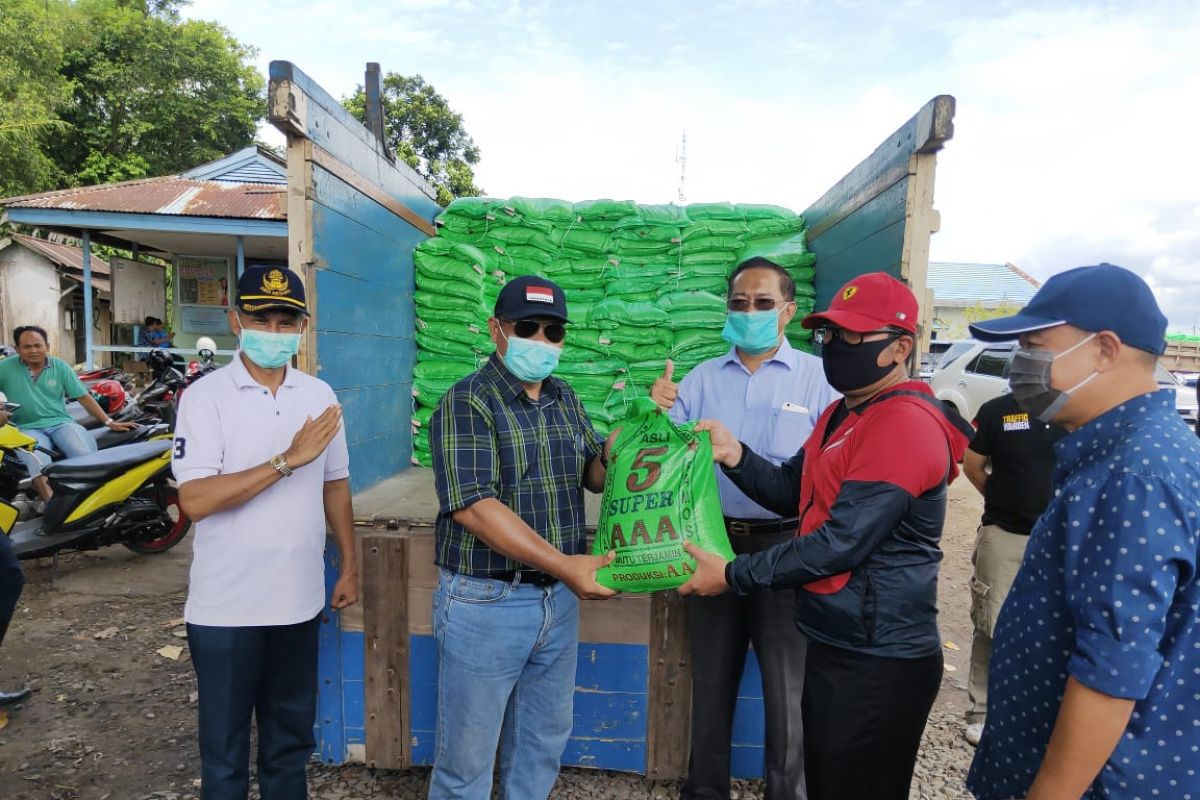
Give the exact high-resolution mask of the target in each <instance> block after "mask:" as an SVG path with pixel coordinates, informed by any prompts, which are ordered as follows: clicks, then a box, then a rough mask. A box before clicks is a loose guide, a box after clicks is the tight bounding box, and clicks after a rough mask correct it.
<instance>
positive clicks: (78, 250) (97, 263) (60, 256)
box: [12, 233, 112, 275]
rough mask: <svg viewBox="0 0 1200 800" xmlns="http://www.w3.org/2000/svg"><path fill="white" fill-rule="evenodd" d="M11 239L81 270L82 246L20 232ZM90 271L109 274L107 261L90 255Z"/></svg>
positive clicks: (64, 264) (67, 267)
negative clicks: (37, 237)
mask: <svg viewBox="0 0 1200 800" xmlns="http://www.w3.org/2000/svg"><path fill="white" fill-rule="evenodd" d="M12 238H13V241H16V242H19V243H21V244H22V245H24V246H25V247H28V248H29V249H30V250H33V251H34V252H36V253H40V254H41V255H43V256H45V257H46V258H48V259H50V260H51V261H53V262H54V263H55V264H57V265H59V266H60V267H64V268H66V269H74V270H79V272H81V273H82V272H83V248H82V247H74V246H72V245H69V244H58V243H57V242H48V241H46V240H45V239H35V238H34V237H32V236H25V235H23V234H20V233H14V234H13V235H12ZM92 271H93V272H95V273H96V274H98V275H108V274H111V272H112V270H111V269H109V266H108V262H107V261H105V260H104V259H103V258H100V257H98V256H96V255H95V254H93V255H92Z"/></svg>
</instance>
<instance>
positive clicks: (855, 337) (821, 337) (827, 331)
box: [813, 326, 909, 345]
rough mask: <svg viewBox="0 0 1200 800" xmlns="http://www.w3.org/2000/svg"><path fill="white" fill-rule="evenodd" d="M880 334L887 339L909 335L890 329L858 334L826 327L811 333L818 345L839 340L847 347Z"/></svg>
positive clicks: (843, 329)
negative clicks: (883, 334)
mask: <svg viewBox="0 0 1200 800" xmlns="http://www.w3.org/2000/svg"><path fill="white" fill-rule="evenodd" d="M880 333H886V334H887V335H888V336H887V338H888V339H899V338H900V337H901V336H908V335H909V334H908V333H907V332H905V331H897V330H894V329H891V328H887V329H885V330H881V331H867V332H866V333H859V332H857V331H848V330H846V329H845V328H832V327H828V326H826V327H822V328H817V329H816V330H814V331H813V341H814V342H816V343H817V344H819V345H827V344H829V343H830V342H832V341H833V340H834V339H841V340H842V341H843V342H845V343H846V344H848V345H860V344H862V343H863V342H864V341H866V338H867V337H868V336H875V335H876V334H880ZM879 341H883V340H879Z"/></svg>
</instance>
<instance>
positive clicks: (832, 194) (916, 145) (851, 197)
mask: <svg viewBox="0 0 1200 800" xmlns="http://www.w3.org/2000/svg"><path fill="white" fill-rule="evenodd" d="M954 110H955V100H954V98H953V97H951V96H950V95H938V96H937V97H935V98H933V99H932V100H930V101H929V102H928V103H926V104H925V105H924V106H923V107H922V108H921V110H920V111H918V112H917V113H916V114H915V115H914V116H913V117H912V118H911V119H910V120H908V122H905V123H904V124H903V125H901V126H900V128H899V129H898V130H897V131H896V132H895V133H893V134H892V135H891V136H889V137H888V138H887V139H886V140H884V142H883V143H882V144H880V145H879V146H878V147H877V148H875V151H874V152H873V153H871V155H869V156H867V157H866V158H865V159H863V160H862V161H861V162H859V163H858V165H857V166H855V167H854V169H852V170H850V172H848V173H847V174H846V175H845V177H843V178H842V179H841V180H840V181H838V182H837V183H836V184H834V186H833V188H831V189H830V190H829V191H827V192H826V193H825V194H824V195H822V196H821V198H820V199H819V200H817V202H815V203H813V204H812V205H811V206H809V207H808V209H807V210H806V211H805V212H804V217H805V219H807V220H808V225H809V237H810V238H817V237H819V236H820V235H821V234H822V233H823V232H824V231H825V230H826V229H828V228H830V227H832V226H834V225H836V224H837V223H838V222H840V221H841V220H842V219H844V218H846V217H848V216H850V215H851V214H853V213H854V212H855V211H856V210H857V209H858V208H860V207H861V206H862V205H863V204H864V203H866V202H867V201H869V200H870V199H871V198H873V197H875V196H876V195H878V194H879V193H880V192H881V191H884V190H885V189H887V188H888V187H889V186H891V185H892V184H894V183H895V182H896V181H898V180H900V179H901V178H903V177H904V175H905V173H906V172H907V170H908V159H909V157H910V156H912V155H914V154H915V153H936V152H937V151H938V150H940V149H942V147H943V146H944V145H945V143H946V142H947V141H949V140H950V138H951V137H953V136H954Z"/></svg>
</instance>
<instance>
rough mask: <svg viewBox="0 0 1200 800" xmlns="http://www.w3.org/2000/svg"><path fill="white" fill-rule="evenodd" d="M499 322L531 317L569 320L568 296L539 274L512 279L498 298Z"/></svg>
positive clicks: (555, 284) (496, 313)
mask: <svg viewBox="0 0 1200 800" xmlns="http://www.w3.org/2000/svg"><path fill="white" fill-rule="evenodd" d="M495 315H496V318H497V319H506V320H509V321H511V322H519V321H520V320H523V319H529V318H530V317H553V318H554V319H561V320H562V321H563V322H566V321H567V296H566V294H564V293H563V290H562V288H561V287H560V286H559V285H558V284H557V283H555V282H554V281H551V280H547V279H545V278H542V277H540V276H537V275H522V276H521V277H519V278H513V279H512V280H511V281H509V282H508V283H506V284H505V285H504V288H503V289H501V290H500V296H499V297H497V298H496V310H495Z"/></svg>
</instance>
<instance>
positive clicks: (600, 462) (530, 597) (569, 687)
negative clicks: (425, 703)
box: [429, 276, 614, 800]
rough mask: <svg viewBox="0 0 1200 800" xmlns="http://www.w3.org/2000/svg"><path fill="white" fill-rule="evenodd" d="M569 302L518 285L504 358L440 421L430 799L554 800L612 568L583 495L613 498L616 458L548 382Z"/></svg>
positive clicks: (455, 399) (524, 282) (503, 309)
mask: <svg viewBox="0 0 1200 800" xmlns="http://www.w3.org/2000/svg"><path fill="white" fill-rule="evenodd" d="M566 322H567V304H566V298H565V296H564V295H563V291H562V289H560V288H559V287H558V286H557V285H555V284H554V283H553V282H551V281H548V280H546V279H545V278H540V277H536V276H525V277H521V278H517V279H516V280H513V281H512V282H510V283H509V284H507V285H506V286H505V287H504V289H502V290H501V292H500V295H499V297H498V298H497V300H496V308H495V316H494V317H493V318H492V319H491V320H489V322H488V328H489V331H490V333H491V336H492V341H493V342H494V343H495V345H496V353H495V354H494V355H493V356H492V357H491V358H490V359H489V360H488V362H487V364H485V365H484V367H483V368H482V369H480V370H479V371H478V372H475V373H473V374H471V375H468V376H467V377H466V378H464V379H463V380H461V381H459V382H458V383H457V384H455V385H454V386H453V387H452V388H451V389H450V391H449V392H447V393H446V395H445V396H444V397H443V398H442V401H441V403H440V404H439V405H438V408H437V410H436V411H435V412H434V415H433V418H432V420H431V422H430V435H429V438H430V446H431V447H430V449H431V451H432V454H433V469H434V476H435V480H436V484H437V492H438V501H439V504H440V511H439V513H438V518H437V527H436V533H437V555H436V561H437V564H438V566H439V567H441V573H440V576H439V580H438V588H437V591H436V592H435V593H434V598H433V629H434V635H435V637H436V638H437V643H438V655H439V665H438V719H437V745H436V753H435V756H434V766H433V774H432V776H431V778H430V786H429V797H430V798H431V800H442V798H465V799H467V800H475V799H478V800H487V798H489V797H490V796H491V790H492V771H493V767H494V764H495V754H496V749H497V744H498V745H499V749H500V784H501V790H500V792H501V796H502V797H510V798H521V799H522V800H525V799H526V798H544V797H546V796H547V795H549V793H550V790H551V789H552V788H553V786H554V781H555V779H556V778H557V776H558V768H559V762H560V760H561V758H562V753H563V750H564V748H565V747H566V744H567V737H568V736H569V735H570V733H571V726H572V697H573V694H574V691H575V664H576V659H577V650H578V642H579V599H578V598H584V599H587V598H604V597H609V596H611V595H612V594H614V593H613V592H612V591H610V590H608V589H605V588H604V587H602V586H600V585H598V584H597V583H596V570H597V569H599V568H600V567H602V566H604V565H605V564H607V563H608V562H609V561H611V560H612V554H609V555H608V556H607V557H600V556H591V555H587V538H586V533H585V527H584V526H585V521H584V505H583V489H584V488H585V487H586V488H587V489H589V490H591V491H593V492H600V491H602V490H603V489H604V476H605V465H606V457H605V454H604V448H605V445H604V443H603V442H601V440H600V439H599V437H598V436H597V435H596V433H595V431H594V430H593V429H592V424H591V421H590V420H589V419H588V416H587V413H586V412H585V411H584V410H583V407H582V405H581V404H580V402H579V399H578V398H577V397H576V396H575V393H574V392H573V391H572V390H571V388H570V387H569V386H568V385H567V384H566V383H565V382H563V381H562V380H559V379H558V378H552V377H550V373H551V372H552V371H553V370H554V367H555V366H556V365H557V363H558V356H559V353H560V352H561V350H562V343H563V339H564V338H565V336H566V328H565V325H564V323H566Z"/></svg>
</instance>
